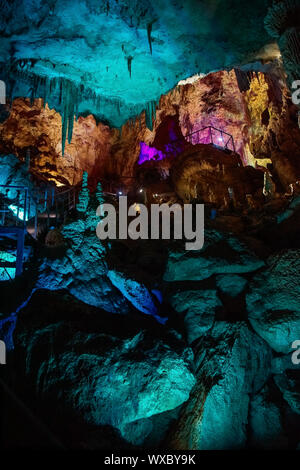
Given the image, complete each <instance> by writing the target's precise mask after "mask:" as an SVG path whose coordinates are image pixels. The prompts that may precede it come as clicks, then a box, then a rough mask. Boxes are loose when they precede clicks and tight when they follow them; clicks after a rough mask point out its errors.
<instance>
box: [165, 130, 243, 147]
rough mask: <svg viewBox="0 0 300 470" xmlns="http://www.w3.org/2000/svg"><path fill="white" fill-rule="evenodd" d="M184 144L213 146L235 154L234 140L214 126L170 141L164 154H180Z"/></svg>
mask: <svg viewBox="0 0 300 470" xmlns="http://www.w3.org/2000/svg"><path fill="white" fill-rule="evenodd" d="M185 142H189V143H190V144H192V145H196V144H213V145H215V146H216V147H220V148H223V149H227V150H232V151H233V152H235V145H234V139H233V137H232V135H231V134H229V133H228V132H225V131H223V130H222V129H217V128H216V127H214V126H206V127H203V128H201V129H198V130H197V131H194V132H191V133H190V134H186V135H185V136H183V137H181V138H180V139H177V140H173V141H171V142H170V143H169V144H167V145H166V153H174V152H176V153H180V152H182V151H183V148H182V147H184V144H185Z"/></svg>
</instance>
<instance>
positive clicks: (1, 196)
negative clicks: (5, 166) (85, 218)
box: [0, 185, 77, 277]
mask: <svg viewBox="0 0 300 470" xmlns="http://www.w3.org/2000/svg"><path fill="white" fill-rule="evenodd" d="M76 192H77V188H76V187H72V188H68V189H65V190H64V189H61V190H60V189H57V188H55V187H54V186H50V185H49V186H48V187H47V186H46V187H44V188H33V189H30V190H29V188H28V187H26V186H13V185H0V237H1V236H2V237H9V238H11V239H13V240H16V241H17V254H16V276H17V275H19V274H21V273H22V266H23V253H24V239H25V232H26V231H27V232H28V233H30V234H31V235H32V236H33V237H34V238H37V233H38V226H39V223H40V219H41V218H43V219H44V224H45V223H46V224H47V225H49V224H50V222H49V221H50V219H51V220H53V219H55V221H56V223H64V222H65V219H66V217H67V215H68V213H69V212H70V211H71V210H72V209H75V205H76ZM1 267H2V268H3V269H4V270H6V271H7V262H6V261H5V260H2V261H1V257H0V268H1ZM7 274H9V273H8V271H7ZM9 277H10V276H9Z"/></svg>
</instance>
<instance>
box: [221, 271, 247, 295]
mask: <svg viewBox="0 0 300 470" xmlns="http://www.w3.org/2000/svg"><path fill="white" fill-rule="evenodd" d="M216 281H217V287H218V288H219V289H220V290H221V291H222V293H223V294H226V295H228V296H229V297H237V296H238V295H240V294H241V293H242V292H243V291H244V289H245V287H246V285H247V280H246V279H245V278H243V277H242V276H238V275H236V274H228V275H226V274H225V275H224V276H223V275H220V276H217V279H216Z"/></svg>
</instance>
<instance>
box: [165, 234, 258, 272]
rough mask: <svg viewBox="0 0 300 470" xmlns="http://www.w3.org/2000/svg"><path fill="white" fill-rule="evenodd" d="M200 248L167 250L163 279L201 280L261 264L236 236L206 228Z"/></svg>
mask: <svg viewBox="0 0 300 470" xmlns="http://www.w3.org/2000/svg"><path fill="white" fill-rule="evenodd" d="M204 239H205V240H204V247H203V249H202V250H200V251H187V250H184V249H179V248H178V250H177V251H175V250H173V251H172V250H170V252H169V258H168V264H167V268H166V272H165V275H164V279H165V280H166V281H183V280H202V279H207V278H209V277H210V276H212V275H213V274H236V273H247V272H251V271H255V270H257V269H259V268H261V267H262V266H263V265H264V262H263V261H262V260H260V259H259V258H257V257H256V256H255V255H254V253H252V252H251V251H250V250H249V249H248V248H247V247H246V246H245V245H244V244H243V243H242V242H240V241H239V240H238V239H237V238H235V237H233V236H231V235H228V234H221V233H220V232H217V231H214V230H210V229H207V230H205V233H204Z"/></svg>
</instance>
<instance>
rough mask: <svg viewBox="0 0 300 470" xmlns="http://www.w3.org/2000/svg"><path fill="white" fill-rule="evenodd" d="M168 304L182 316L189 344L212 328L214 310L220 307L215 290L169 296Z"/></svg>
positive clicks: (178, 293)
mask: <svg viewBox="0 0 300 470" xmlns="http://www.w3.org/2000/svg"><path fill="white" fill-rule="evenodd" d="M169 301H170V304H171V305H172V307H173V308H174V310H176V312H178V313H180V314H182V315H183V316H184V325H185V328H186V333H187V339H188V342H189V343H192V342H193V341H194V340H196V339H198V338H200V337H201V336H203V335H204V334H205V333H206V332H207V331H208V330H209V329H210V328H211V327H212V326H213V323H214V319H215V310H216V308H217V307H219V306H221V305H222V304H221V302H220V300H219V299H218V296H217V292H216V291H215V290H203V291H202V290H187V291H183V292H181V291H180V292H177V293H174V294H172V295H171V296H170V299H169Z"/></svg>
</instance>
